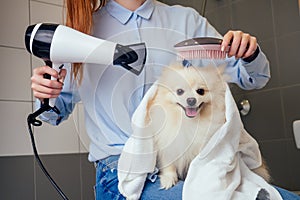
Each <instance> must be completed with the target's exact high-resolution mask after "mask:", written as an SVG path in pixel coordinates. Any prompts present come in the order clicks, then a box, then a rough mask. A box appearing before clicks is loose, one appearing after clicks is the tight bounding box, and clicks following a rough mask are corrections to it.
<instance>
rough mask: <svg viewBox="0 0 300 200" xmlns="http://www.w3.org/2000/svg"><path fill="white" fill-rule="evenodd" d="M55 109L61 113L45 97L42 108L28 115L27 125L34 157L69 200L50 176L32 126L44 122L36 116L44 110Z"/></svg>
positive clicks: (63, 197) (53, 184)
mask: <svg viewBox="0 0 300 200" xmlns="http://www.w3.org/2000/svg"><path fill="white" fill-rule="evenodd" d="M50 110H53V111H54V112H56V113H57V114H59V110H58V109H57V108H56V107H53V108H52V107H50V106H49V100H48V99H45V102H44V103H43V104H42V105H41V107H40V109H38V110H37V111H35V112H34V113H31V114H29V115H28V117H27V125H28V131H29V134H30V138H31V144H32V149H33V152H34V157H35V159H36V161H37V163H38V165H39V167H40V168H41V170H42V171H43V173H44V174H45V175H46V177H47V178H48V180H49V181H50V183H51V184H52V186H53V187H54V188H55V190H56V191H57V192H58V193H59V195H60V196H61V197H62V199H64V200H68V197H67V196H66V195H65V194H64V193H63V191H62V190H61V189H60V187H59V186H58V185H57V184H56V182H55V181H54V180H53V178H52V177H51V176H50V174H49V172H48V171H47V170H46V168H45V166H44V165H43V163H42V161H41V159H40V157H39V154H38V151H37V148H36V145H35V139H34V134H33V132H32V127H31V125H33V126H41V125H42V122H41V121H40V120H37V119H36V118H37V117H38V116H39V115H40V114H42V113H43V112H46V111H50Z"/></svg>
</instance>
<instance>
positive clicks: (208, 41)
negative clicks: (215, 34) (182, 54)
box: [174, 37, 223, 48]
mask: <svg viewBox="0 0 300 200" xmlns="http://www.w3.org/2000/svg"><path fill="white" fill-rule="evenodd" d="M222 41H223V40H222V39H219V38H212V37H197V38H192V39H187V40H184V41H182V42H179V43H177V44H176V45H175V46H174V47H175V48H177V47H187V46H197V45H221V44H222Z"/></svg>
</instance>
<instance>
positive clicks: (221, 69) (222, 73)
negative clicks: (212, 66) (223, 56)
mask: <svg viewBox="0 0 300 200" xmlns="http://www.w3.org/2000/svg"><path fill="white" fill-rule="evenodd" d="M217 68H218V72H219V74H220V76H221V78H222V79H223V81H224V82H227V83H228V82H231V77H230V76H229V75H228V74H226V73H225V70H226V64H222V65H219V66H218V67H217Z"/></svg>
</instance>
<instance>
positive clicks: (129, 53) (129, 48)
mask: <svg viewBox="0 0 300 200" xmlns="http://www.w3.org/2000/svg"><path fill="white" fill-rule="evenodd" d="M145 62H146V45H145V43H138V44H131V45H126V46H123V45H120V44H117V46H116V50H115V54H114V61H113V64H114V65H120V66H122V67H124V68H125V69H127V70H129V71H131V72H132V73H134V74H136V75H139V74H140V73H141V72H142V71H143V68H144V65H145Z"/></svg>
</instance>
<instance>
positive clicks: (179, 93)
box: [176, 89, 184, 95]
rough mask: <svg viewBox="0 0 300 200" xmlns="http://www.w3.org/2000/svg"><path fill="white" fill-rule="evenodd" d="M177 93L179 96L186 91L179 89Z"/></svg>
mask: <svg viewBox="0 0 300 200" xmlns="http://www.w3.org/2000/svg"><path fill="white" fill-rule="evenodd" d="M176 92H177V95H182V94H183V93H184V90H183V89H178V90H177V91H176Z"/></svg>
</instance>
